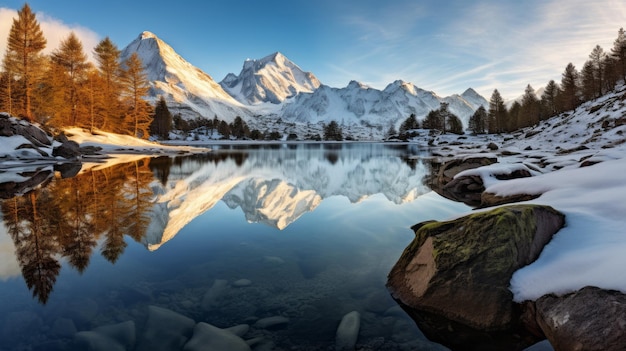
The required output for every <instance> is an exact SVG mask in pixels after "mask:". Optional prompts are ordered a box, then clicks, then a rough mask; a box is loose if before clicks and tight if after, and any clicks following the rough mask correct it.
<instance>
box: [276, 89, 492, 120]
mask: <svg viewBox="0 0 626 351" xmlns="http://www.w3.org/2000/svg"><path fill="white" fill-rule="evenodd" d="M441 102H447V103H448V104H449V110H450V111H451V112H452V113H454V114H456V115H457V116H458V117H459V118H460V119H461V121H462V122H463V125H464V126H465V127H467V125H468V121H469V118H470V117H471V115H472V114H473V113H474V111H476V109H477V108H478V107H479V106H480V105H483V106H487V105H488V102H487V100H485V99H484V98H482V97H481V96H480V95H478V94H477V93H476V92H475V91H474V90H472V89H468V90H467V91H466V92H464V93H463V94H462V95H456V94H455V95H452V96H448V97H445V98H442V97H440V96H438V95H437V94H435V93H434V92H432V91H426V90H423V89H420V88H418V87H416V86H415V85H413V84H412V83H408V82H404V81H401V80H397V81H395V82H393V83H391V84H389V85H388V86H387V87H386V88H385V89H384V90H382V91H381V90H377V89H374V88H371V87H369V86H367V85H365V84H362V83H359V82H355V81H352V82H350V83H349V84H348V85H347V86H346V87H345V88H341V89H337V88H331V87H328V86H325V85H322V86H320V88H318V89H317V90H316V91H315V92H313V93H303V94H298V95H297V96H296V97H295V98H294V99H293V100H291V101H289V102H288V103H286V104H285V106H284V107H283V109H282V111H281V115H282V118H283V119H285V120H288V121H295V122H300V123H305V122H310V123H316V122H320V121H322V122H329V121H331V120H336V121H341V122H342V123H344V124H348V125H349V124H360V125H371V126H381V127H383V129H387V128H388V127H389V126H390V125H392V124H393V125H394V126H396V127H397V126H398V125H399V124H400V123H401V121H403V120H404V119H406V118H407V117H409V116H410V115H411V114H415V115H416V116H417V117H418V119H422V118H424V117H425V116H426V115H427V114H428V112H430V111H431V110H436V109H438V108H439V106H440V104H441Z"/></svg>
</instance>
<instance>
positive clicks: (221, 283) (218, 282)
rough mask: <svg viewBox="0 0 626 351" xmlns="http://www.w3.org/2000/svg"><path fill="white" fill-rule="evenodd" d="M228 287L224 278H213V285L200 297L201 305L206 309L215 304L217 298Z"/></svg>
mask: <svg viewBox="0 0 626 351" xmlns="http://www.w3.org/2000/svg"><path fill="white" fill-rule="evenodd" d="M227 289H228V281H227V280H224V279H215V281H214V282H213V285H211V287H210V288H209V290H207V292H206V293H205V294H204V297H203V298H202V303H201V306H202V308H203V309H204V310H205V311H208V310H210V309H212V308H214V307H216V306H217V304H218V303H217V300H218V299H219V298H220V297H222V295H224V293H226V290H227Z"/></svg>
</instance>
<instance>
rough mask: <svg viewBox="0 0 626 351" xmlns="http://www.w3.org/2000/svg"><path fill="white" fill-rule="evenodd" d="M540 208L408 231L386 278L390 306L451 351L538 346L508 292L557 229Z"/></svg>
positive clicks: (555, 217)
mask: <svg viewBox="0 0 626 351" xmlns="http://www.w3.org/2000/svg"><path fill="white" fill-rule="evenodd" d="M564 222H565V216H564V215H563V214H561V213H559V212H558V211H556V210H554V209H552V208H551V207H547V206H538V205H512V206H507V207H501V208H497V209H494V210H491V211H488V212H481V213H476V214H471V215H469V216H465V217H462V218H459V219H456V220H452V221H447V222H425V223H420V224H418V225H416V226H414V227H413V230H414V231H415V239H414V240H413V242H412V243H411V244H410V245H409V246H408V247H407V248H406V249H405V250H404V252H403V253H402V256H401V257H400V259H399V260H398V262H397V263H396V264H395V266H394V267H393V268H392V270H391V272H390V273H389V277H388V282H387V286H388V289H389V290H390V292H391V294H392V296H393V297H394V299H396V301H397V302H398V303H399V304H400V305H401V306H402V307H403V308H404V309H405V310H406V311H407V312H408V313H409V315H411V317H412V318H413V319H414V320H415V321H416V322H417V324H418V326H419V327H420V329H421V330H422V331H423V332H424V334H425V335H426V336H427V337H428V338H429V339H431V340H432V341H436V342H439V343H442V344H444V345H446V346H448V347H452V348H453V349H455V350H457V349H459V350H519V349H523V348H524V347H527V346H530V345H532V344H533V343H535V342H537V341H539V339H538V338H537V337H536V336H534V335H532V334H531V333H529V332H526V330H525V328H524V327H523V326H522V324H521V323H520V318H519V317H520V313H521V312H520V309H519V305H517V304H515V303H514V302H513V295H512V293H511V291H510V290H509V289H508V287H509V281H510V279H511V276H512V275H513V273H514V272H515V271H516V270H518V269H519V268H521V267H524V266H526V265H528V264H530V263H531V262H533V261H534V260H536V258H537V257H538V256H539V253H540V252H541V250H542V249H543V247H544V246H545V245H546V244H547V243H548V242H549V241H550V239H551V238H552V235H553V234H554V233H556V232H557V231H558V230H559V229H560V228H561V227H562V226H563V224H564Z"/></svg>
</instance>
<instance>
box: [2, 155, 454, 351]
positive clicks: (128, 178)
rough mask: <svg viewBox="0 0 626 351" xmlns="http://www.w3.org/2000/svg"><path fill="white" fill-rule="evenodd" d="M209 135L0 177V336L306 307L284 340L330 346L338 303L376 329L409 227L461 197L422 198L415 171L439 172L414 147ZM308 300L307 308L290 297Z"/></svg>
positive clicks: (13, 338) (233, 317)
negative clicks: (100, 161)
mask: <svg viewBox="0 0 626 351" xmlns="http://www.w3.org/2000/svg"><path fill="white" fill-rule="evenodd" d="M211 148H212V149H213V151H211V152H210V153H207V154H201V155H194V156H184V157H182V156H181V157H157V158H143V159H142V158H137V159H136V160H134V161H132V162H128V163H118V164H111V165H106V164H104V165H95V166H93V165H91V166H88V167H83V170H81V172H79V173H78V174H76V175H75V176H74V177H71V178H64V177H62V176H61V174H63V175H67V173H62V172H60V171H58V170H54V169H53V168H52V167H39V168H35V169H34V170H21V171H13V173H12V174H11V173H10V172H8V171H7V172H5V173H4V174H2V177H0V179H3V180H6V179H9V180H10V181H7V182H5V183H4V184H0V189H1V190H3V191H4V193H3V196H2V198H4V200H1V210H2V221H3V224H4V226H3V228H0V229H3V230H4V232H5V233H6V234H4V233H2V232H0V297H2V296H4V298H5V299H11V300H12V301H19V303H17V304H16V305H15V306H11V305H7V306H4V307H1V308H0V314H4V315H5V316H6V318H5V319H4V320H3V319H2V318H0V336H1V337H0V339H3V340H2V341H0V349H3V346H4V347H9V349H13V348H14V347H15V345H18V344H17V343H23V347H25V348H24V349H27V348H29V347H32V345H34V344H30V342H31V341H30V340H31V338H30V333H43V334H41V335H43V336H42V338H43V339H42V340H51V339H54V338H55V337H56V336H55V334H54V333H56V332H58V331H49V332H45V331H44V332H42V331H41V330H39V329H41V327H42V326H41V320H45V322H44V323H61V324H62V325H65V324H66V323H68V320H71V321H72V323H73V325H75V326H76V329H77V330H78V331H81V330H90V329H92V328H94V327H98V326H99V325H102V324H103V323H104V322H105V321H108V322H109V323H114V322H119V321H124V320H127V319H128V318H130V317H129V316H135V317H136V316H137V315H138V313H139V314H140V312H138V311H141V310H140V308H141V307H142V306H143V307H144V308H145V306H146V305H148V304H157V305H161V306H163V307H170V305H171V306H177V307H176V308H175V309H176V310H177V311H180V312H181V313H183V314H185V315H188V316H190V317H193V318H194V319H196V320H206V321H212V322H213V323H217V324H219V323H222V324H226V325H228V324H227V323H234V322H238V323H241V322H242V321H243V320H244V319H245V318H243V317H246V314H248V313H254V314H256V315H260V316H271V313H276V311H278V310H281V311H283V313H284V314H288V315H289V314H291V315H300V319H299V320H300V322H297V323H296V322H294V324H293V325H292V326H290V327H289V328H287V330H286V331H285V332H284V333H289V335H290V337H292V338H294V339H293V340H294V341H293V342H296V341H295V340H296V339H297V340H299V341H297V342H307V343H308V342H310V343H325V342H327V341H325V340H321V339H316V338H318V336H316V335H317V334H316V333H322V331H323V334H324V335H326V334H329V335H332V334H334V331H333V330H330V329H333V328H334V326H333V323H335V321H336V320H337V318H339V319H341V316H336V315H335V314H337V313H344V309H348V308H354V306H355V305H354V304H355V303H356V302H354V301H357V300H358V301H364V302H363V303H366V304H367V306H369V307H367V308H370V309H372V310H373V311H375V312H374V313H375V315H372V316H367V315H364V316H363V318H364V323H365V324H364V326H363V328H366V330H369V331H368V332H369V333H372V334H371V335H370V337H371V338H375V337H376V333H377V330H378V329H377V326H376V325H375V324H372V323H374V322H376V321H377V320H379V318H383V317H384V314H385V313H386V312H385V311H386V309H388V308H390V307H392V306H394V305H395V304H394V303H393V301H392V300H391V298H390V297H389V296H388V294H387V293H386V290H385V288H384V277H385V275H386V273H387V272H388V269H389V268H390V267H391V265H392V264H393V262H394V261H395V259H396V258H397V256H396V255H399V254H400V253H401V251H402V249H403V248H404V246H405V245H406V244H407V243H408V241H410V239H411V235H410V231H409V229H408V228H409V226H410V225H412V224H414V223H415V222H417V221H419V220H420V219H422V218H423V219H431V218H433V217H437V216H445V215H446V214H447V215H449V214H450V213H456V212H458V211H461V210H464V209H465V207H464V206H461V205H459V206H461V207H455V206H457V205H450V204H449V203H448V202H443V200H439V198H435V201H434V203H433V202H432V198H431V200H425V201H416V200H417V199H418V197H420V195H422V194H424V193H426V192H429V189H428V188H427V187H426V186H425V185H424V178H425V177H427V176H428V175H430V173H431V172H433V171H434V170H433V169H432V168H431V165H430V164H429V163H428V162H425V161H424V159H423V158H421V156H423V155H422V151H421V150H419V149H418V148H416V147H414V146H410V145H387V144H366V143H355V144H294V145H279V144H277V145H246V146H244V145H216V146H211ZM11 189H14V190H15V194H17V195H16V196H11V194H10V190H11ZM370 197H371V198H373V200H374V201H364V200H365V199H367V198H370ZM417 202H423V204H417ZM426 204H427V205H426ZM407 205H408V206H409V207H407ZM416 209H418V210H416ZM225 210H227V211H225ZM213 213H214V214H213ZM307 213H312V215H311V216H305V214H307ZM313 213H314V214H313ZM433 213H439V214H435V215H433ZM240 219H244V220H245V221H241V220H240ZM399 219H400V221H399ZM245 222H247V223H245ZM399 222H400V223H399ZM248 223H259V224H261V225H260V226H252V225H250V224H248ZM398 228H400V229H399V232H398ZM279 232H280V233H281V234H285V235H276V234H277V233H279ZM178 234H180V235H179V237H178V238H176V239H175V240H172V239H173V238H174V237H175V236H177V235H178ZM170 240H171V242H170V243H167V242H168V241H170ZM166 243H167V244H166ZM164 244H166V245H165V246H163V245H164ZM8 248H11V249H8ZM146 249H148V250H146ZM9 251H12V252H11V253H9ZM107 262H108V263H107ZM90 263H91V266H92V267H93V268H92V267H89V266H90ZM113 264H115V265H113ZM246 272H247V273H246ZM20 273H21V275H22V276H23V279H24V281H25V282H26V287H27V288H28V290H29V291H30V293H31V294H32V295H33V296H34V297H35V301H33V302H34V304H35V305H39V306H40V308H42V309H43V308H45V310H38V309H37V308H36V307H34V306H33V305H32V304H30V303H29V302H28V301H27V300H25V299H30V297H28V296H27V295H25V294H24V293H23V292H21V290H22V289H23V290H24V291H26V287H24V286H23V283H22V286H21V287H20V286H18V285H19V284H17V283H15V281H16V279H15V277H16V276H19V274H20ZM242 275H243V277H244V278H252V279H253V280H256V281H255V283H254V285H253V287H252V288H248V290H246V289H239V290H237V289H236V288H235V289H233V290H230V292H231V294H232V295H229V296H228V298H227V300H225V301H224V302H223V305H222V306H221V307H220V309H212V310H211V311H210V313H209V312H207V311H204V310H203V309H202V308H200V309H198V304H201V303H200V302H202V301H203V298H202V296H204V295H205V292H206V290H207V289H208V288H210V287H211V286H212V285H214V284H215V283H214V282H216V281H222V280H223V279H227V280H229V281H230V283H229V284H232V282H234V281H237V279H241V278H242ZM347 277H351V278H347ZM55 284H56V285H58V287H57V289H58V291H55V293H54V294H53V293H52V292H53V288H54V287H55ZM333 289H335V290H337V289H339V290H337V291H334V290H333ZM253 292H254V293H253ZM251 294H252V295H251ZM332 294H335V295H337V294H339V295H341V296H344V297H342V298H341V300H342V301H344V305H345V306H343V307H341V308H338V307H331V306H332V305H334V304H335V303H336V302H337V301H336V300H335V298H332V297H331V296H332ZM164 296H168V299H169V298H170V297H171V299H172V300H171V301H172V302H171V303H169V304H168V303H165V302H163V301H167V300H163V298H164ZM174 297H176V299H175V298H174ZM346 299H347V300H346ZM352 300H354V301H352ZM37 301H38V302H37ZM76 301H81V302H80V303H78V302H76ZM304 301H309V302H307V303H306V304H307V306H308V307H306V308H305V307H302V308H304V309H301V308H298V307H297V306H298V305H299V304H301V303H304ZM381 301H382V302H381ZM321 302H324V303H321ZM283 303H284V304H285V305H282V304H283ZM294 303H295V305H294ZM359 303H361V302H359ZM98 305H99V306H101V309H100V310H99V311H98V310H97V309H96V308H95V307H93V306H98ZM89 306H92V307H89ZM104 306H108V307H107V308H110V311H108V312H107V310H106V309H104V308H102V307H104ZM383 307H384V309H382V308H383ZM170 308H174V307H170ZM243 308H246V310H242V309H243ZM248 309H250V310H248ZM345 312H349V311H345ZM96 313H98V314H97V316H98V318H97V319H94V318H95V316H96ZM390 313H391V312H390ZM242 315H243V317H242ZM18 317H19V318H25V321H24V323H23V325H22V324H19V325H20V327H19V328H20V332H16V333H13V332H10V331H11V330H14V329H15V328H18V327H17V326H18V324H15V323H16V322H15V318H18ZM19 318H18V319H19ZM394 318H396V317H394ZM397 318H399V317H397ZM402 318H404V317H402ZM315 320H320V321H322V320H323V321H324V323H329V322H330V324H329V325H328V326H327V327H325V328H324V329H323V330H322V329H319V328H317V327H316V326H315V325H314V324H313V325H310V323H309V322H313V321H315ZM394 320H396V319H394ZM3 322H4V327H2V325H3V324H2V323H3ZM398 323H400V322H398ZM402 323H404V324H402V325H404V326H405V327H406V328H414V327H410V325H411V324H412V322H410V321H409V320H408V319H407V320H403V322H402ZM13 325H15V327H13ZM139 325H141V324H139ZM231 325H232V324H231ZM3 328H4V329H3ZM7 328H8V329H7ZM15 330H17V329H15ZM69 330H73V329H72V328H70V329H69ZM316 330H317V331H316ZM68 333H69V332H68ZM412 333H413V332H411V333H409V334H407V335H413V334H412ZM72 336H73V334H72V335H69V334H67V335H66V336H64V337H65V338H66V339H63V340H65V341H63V343H64V345H65V344H66V343H67V345H71V342H70V341H71V337H72ZM67 338H69V339H67ZM19 340H21V341H19ZM68 340H69V341H68ZM372 340H374V339H372ZM20 345H22V344H20ZM16 349H17V348H16ZM20 349H21V348H20ZM61 349H64V348H61Z"/></svg>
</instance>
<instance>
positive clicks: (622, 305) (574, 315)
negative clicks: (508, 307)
mask: <svg viewBox="0 0 626 351" xmlns="http://www.w3.org/2000/svg"><path fill="white" fill-rule="evenodd" d="M527 304H532V305H533V306H532V307H533V308H529V309H528V310H530V311H532V312H533V313H532V316H529V317H530V318H528V319H531V318H532V319H534V320H535V321H536V323H537V327H538V328H539V329H541V330H542V331H543V333H544V334H545V335H546V337H547V338H548V340H549V341H550V344H552V346H553V347H554V349H555V350H556V351H583V350H584V351H601V350H602V351H613V350H626V339H625V335H626V295H625V294H623V293H621V292H619V291H612V290H602V289H599V288H596V287H586V288H583V289H581V290H578V291H576V292H574V293H571V294H567V295H564V296H555V295H545V296H542V297H541V298H539V299H538V300H537V301H534V302H527Z"/></svg>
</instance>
